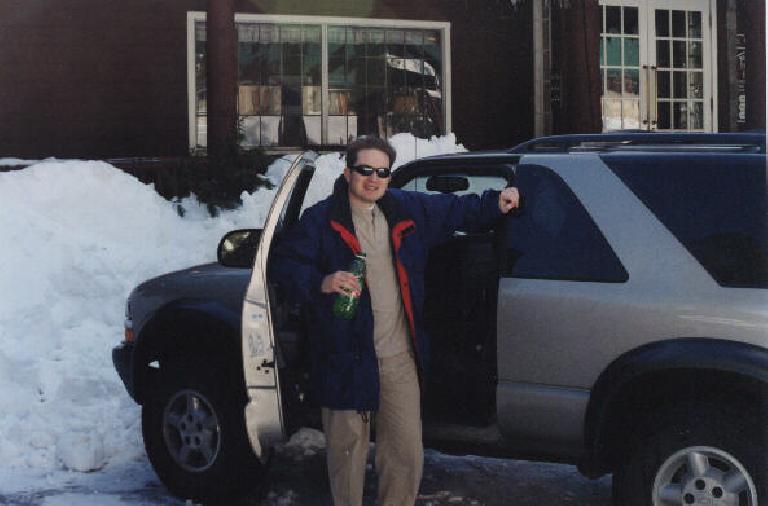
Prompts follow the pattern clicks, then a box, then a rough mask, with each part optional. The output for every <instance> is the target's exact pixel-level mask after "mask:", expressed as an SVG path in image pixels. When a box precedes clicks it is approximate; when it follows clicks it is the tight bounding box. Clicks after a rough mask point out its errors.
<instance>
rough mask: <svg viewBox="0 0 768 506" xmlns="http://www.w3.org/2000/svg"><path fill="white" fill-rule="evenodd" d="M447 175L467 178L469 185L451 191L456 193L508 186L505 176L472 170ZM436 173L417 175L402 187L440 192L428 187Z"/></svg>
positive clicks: (476, 191) (463, 193) (499, 188)
mask: <svg viewBox="0 0 768 506" xmlns="http://www.w3.org/2000/svg"><path fill="white" fill-rule="evenodd" d="M445 175H446V176H450V177H462V178H466V180H467V182H468V183H469V184H468V187H467V188H466V189H465V190H458V191H454V192H451V193H453V194H454V195H466V194H468V193H483V192H484V191H485V190H503V189H504V188H505V187H506V186H508V183H507V179H506V178H505V177H503V176H486V175H483V176H479V175H475V174H471V172H469V171H468V172H451V173H446V174H445ZM435 176H436V174H430V175H429V176H426V175H424V176H417V177H415V178H413V179H411V180H410V181H408V183H406V184H405V185H404V186H403V187H402V189H403V190H411V191H419V192H423V193H440V192H439V191H437V190H430V189H429V188H428V185H427V182H428V181H429V179H430V177H435Z"/></svg>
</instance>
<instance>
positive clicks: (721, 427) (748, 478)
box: [613, 404, 768, 506]
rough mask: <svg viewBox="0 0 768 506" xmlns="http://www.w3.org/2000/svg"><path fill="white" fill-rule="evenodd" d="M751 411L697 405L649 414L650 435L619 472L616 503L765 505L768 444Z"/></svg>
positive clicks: (624, 505) (643, 424) (625, 505)
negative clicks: (750, 413) (767, 448)
mask: <svg viewBox="0 0 768 506" xmlns="http://www.w3.org/2000/svg"><path fill="white" fill-rule="evenodd" d="M749 412H750V410H749V409H744V410H737V409H734V408H733V406H730V409H729V406H727V405H715V404H692V405H684V406H678V407H677V408H675V409H670V410H667V411H666V412H664V413H663V414H661V415H660V416H654V417H645V418H644V419H643V420H642V421H641V422H640V423H639V424H638V425H637V426H638V427H643V429H644V432H643V434H644V435H641V436H639V437H638V436H637V435H635V444H633V445H632V446H631V448H632V450H631V451H630V452H629V455H627V457H626V459H625V461H624V462H623V463H622V464H621V465H620V466H619V469H618V470H617V471H616V472H615V473H614V477H613V496H614V504H616V505H621V506H660V505H664V506H666V505H674V504H680V505H694V504H706V505H718V506H720V505H722V506H726V505H736V506H758V504H765V501H766V498H768V495H766V476H765V472H766V470H767V469H768V468H766V458H765V455H764V453H765V452H764V450H765V449H766V444H765V439H764V434H763V431H761V430H760V429H759V427H760V426H759V424H758V423H757V418H756V417H753V416H750V415H749ZM691 470H693V472H691ZM758 500H759V501H761V502H758Z"/></svg>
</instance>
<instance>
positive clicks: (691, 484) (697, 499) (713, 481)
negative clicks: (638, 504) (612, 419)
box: [653, 446, 757, 506]
mask: <svg viewBox="0 0 768 506" xmlns="http://www.w3.org/2000/svg"><path fill="white" fill-rule="evenodd" d="M653 504H654V506H672V505H683V506H687V505H707V506H757V488H756V487H755V484H754V481H753V480H752V477H751V476H750V474H749V472H748V471H747V469H746V468H745V467H744V465H742V464H741V462H739V460H738V459H736V458H735V457H734V456H733V455H731V454H730V453H728V452H725V451H723V450H720V449H718V448H714V447H710V446H694V447H689V448H684V449H682V450H680V451H678V452H676V453H674V454H673V455H671V456H670V457H668V458H667V459H666V460H665V461H664V463H663V464H661V466H659V470H658V472H657V473H656V479H655V480H654V483H653Z"/></svg>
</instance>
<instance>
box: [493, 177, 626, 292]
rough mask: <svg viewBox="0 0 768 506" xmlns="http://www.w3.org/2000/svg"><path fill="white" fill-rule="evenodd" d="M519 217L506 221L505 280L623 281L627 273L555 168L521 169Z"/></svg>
mask: <svg viewBox="0 0 768 506" xmlns="http://www.w3.org/2000/svg"><path fill="white" fill-rule="evenodd" d="M515 185H516V186H517V187H518V188H519V189H520V193H521V195H522V196H523V211H522V214H521V215H520V216H519V217H514V218H510V219H508V220H506V226H505V230H504V238H503V245H504V248H503V251H502V256H503V263H504V266H503V269H502V275H503V276H505V277H519V278H539V279H563V280H574V281H596V282H624V281H626V280H627V279H628V274H627V271H626V270H625V269H624V267H623V266H622V264H621V262H620V261H619V259H618V257H617V256H616V254H615V253H614V251H613V249H611V247H610V245H609V244H608V241H607V240H606V239H605V237H604V236H603V234H602V233H601V232H600V230H599V228H598V227H597V225H596V224H595V222H594V221H593V220H592V218H591V216H590V215H589V213H588V212H587V211H586V209H584V206H583V205H582V204H581V202H580V201H579V199H578V198H577V197H576V195H574V193H573V192H572V191H571V189H570V188H569V187H568V185H567V184H566V183H565V182H564V181H563V180H562V179H561V178H560V177H559V176H558V175H557V174H555V173H554V172H553V171H552V170H551V169H548V168H547V167H543V166H539V165H530V164H521V165H519V166H518V167H517V171H516V176H515Z"/></svg>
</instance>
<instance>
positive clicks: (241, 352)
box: [113, 134, 768, 506]
mask: <svg viewBox="0 0 768 506" xmlns="http://www.w3.org/2000/svg"><path fill="white" fill-rule="evenodd" d="M311 176H312V168H311V161H308V160H299V161H297V163H296V164H295V166H294V167H293V168H292V170H291V171H289V173H288V175H287V176H286V178H285V181H284V183H283V186H282V187H281V189H280V190H279V192H278V194H277V197H276V199H275V202H274V204H273V208H272V211H271V212H270V215H269V217H268V218H267V221H266V223H265V226H264V229H263V230H260V231H235V232H232V233H230V234H228V235H227V236H225V237H224V239H223V240H222V242H221V244H220V245H219V263H218V264H215V265H209V266H201V267H196V268H193V269H189V270H187V271H181V272H178V273H173V274H170V275H166V276H163V277H160V278H156V279H154V280H149V281H147V282H145V283H144V284H142V285H140V286H139V287H137V289H136V290H134V292H133V293H132V294H131V296H130V299H129V301H128V311H127V319H126V322H127V323H126V324H127V326H129V327H130V333H128V334H127V335H130V336H132V340H131V341H130V342H123V343H122V344H121V345H120V346H118V347H117V348H115V351H114V354H113V357H114V360H115V365H116V367H117V369H118V371H119V372H120V374H121V376H122V377H123V379H124V381H125V383H126V386H127V388H128V390H129V392H131V394H132V395H133V396H134V398H135V399H136V400H137V402H139V403H141V404H142V406H143V412H144V435H145V443H146V446H147V452H148V454H149V457H150V460H151V461H152V464H153V465H154V466H155V469H156V470H157V472H158V474H159V475H160V477H161V479H163V481H164V482H165V483H166V484H167V485H168V486H169V487H170V488H171V489H172V490H173V491H175V492H176V493H178V494H180V495H182V496H184V497H196V498H205V497H216V496H220V494H222V493H225V492H231V491H234V490H237V489H239V488H241V487H242V486H243V485H244V483H246V482H245V481H244V480H243V479H241V477H242V476H243V473H246V472H250V469H252V468H254V467H259V466H260V465H262V464H263V463H265V462H266V457H267V456H268V454H269V448H270V446H271V445H272V444H273V443H274V442H276V441H278V440H281V439H283V438H285V437H287V436H289V435H290V434H291V433H292V432H293V431H295V430H296V429H297V428H298V427H301V426H319V420H318V416H317V412H316V410H314V409H312V400H311V399H310V398H308V396H307V393H306V392H307V391H308V389H307V388H306V387H307V385H306V382H307V375H306V366H307V364H306V360H305V358H304V357H305V353H303V350H304V348H305V346H306V343H305V342H304V333H303V319H302V308H300V307H294V306H291V305H290V304H288V303H287V302H285V299H284V298H283V297H282V295H281V287H279V286H275V285H273V284H272V283H270V281H269V280H268V279H267V276H266V272H267V265H268V259H269V249H270V246H271V244H272V240H273V239H274V238H275V237H276V236H279V234H280V233H281V231H282V230H284V229H285V228H286V227H290V226H291V225H292V224H293V223H294V222H295V221H296V219H297V218H298V216H299V212H300V209H301V207H302V203H303V200H304V195H305V193H306V189H307V186H308V184H309V181H310V179H311ZM510 184H514V185H515V186H518V187H519V188H520V189H521V193H522V195H523V208H522V211H521V212H519V213H518V215H517V216H514V217H509V218H505V219H503V220H502V221H500V222H499V223H498V224H497V226H496V227H495V228H494V229H493V230H492V231H490V232H488V233H484V234H466V233H459V234H456V236H455V237H453V238H452V239H451V240H450V241H449V242H447V243H445V244H443V245H441V246H440V247H438V248H436V249H435V250H434V251H432V252H431V254H430V260H429V264H428V268H427V272H426V273H425V280H426V286H427V300H426V306H425V318H426V320H427V321H426V327H427V328H428V330H429V331H430V332H431V333H432V334H433V339H432V342H433V352H432V372H431V375H430V379H429V383H428V385H427V387H426V389H425V392H424V403H425V404H424V435H425V441H426V444H427V446H430V447H433V448H437V449H441V450H443V451H448V452H455V453H473V454H484V455H495V456H525V457H528V458H538V459H543V460H553V461H563V462H576V463H578V465H579V469H580V470H581V471H582V472H583V473H584V474H585V475H587V476H591V477H597V476H600V475H603V474H605V473H610V472H613V473H614V493H615V500H616V504H617V505H621V506H628V505H630V506H631V505H643V506H647V505H667V504H707V505H752V506H756V505H758V504H763V503H765V502H766V501H768V475H767V474H766V473H767V472H768V463H767V462H766V458H765V457H764V455H765V454H766V451H767V450H768V442H767V441H766V439H765V435H766V428H765V422H766V414H765V410H766V406H768V404H767V403H766V402H765V400H766V397H765V393H766V388H767V387H768V291H767V290H766V288H768V227H767V226H766V223H767V219H768V217H767V210H768V206H767V205H766V157H765V137H764V135H760V134H754V135H750V134H742V135H725V134H714V135H695V134H685V135H664V134H646V135H643V134H614V135H594V136H561V137H550V138H543V139H537V140H534V141H531V142H529V143H526V144H523V145H521V146H518V147H517V148H514V149H512V150H508V151H499V152H486V153H464V154H457V155H450V156H440V157H431V158H424V159H421V160H418V161H415V162H412V163H410V164H407V165H405V166H402V167H401V168H399V169H398V170H397V171H396V172H395V174H394V175H393V179H392V185H393V186H395V187H401V188H406V189H412V190H416V191H427V192H452V193H462V192H468V191H482V190H484V189H486V188H493V187H504V186H506V185H510ZM190 406H196V407H195V408H194V409H192V408H190ZM243 410H244V411H243ZM193 411H194V412H193ZM243 412H244V413H245V415H244V416H243ZM192 415H194V417H195V425H194V426H196V427H203V428H205V429H206V430H202V429H201V430H199V431H198V432H199V433H198V432H195V433H194V434H192V432H194V430H192V432H190V430H191V429H190V428H189V426H188V424H182V422H180V420H186V418H185V417H188V416H192ZM182 425H183V426H182ZM195 438H197V439H195ZM248 443H250V444H248Z"/></svg>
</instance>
